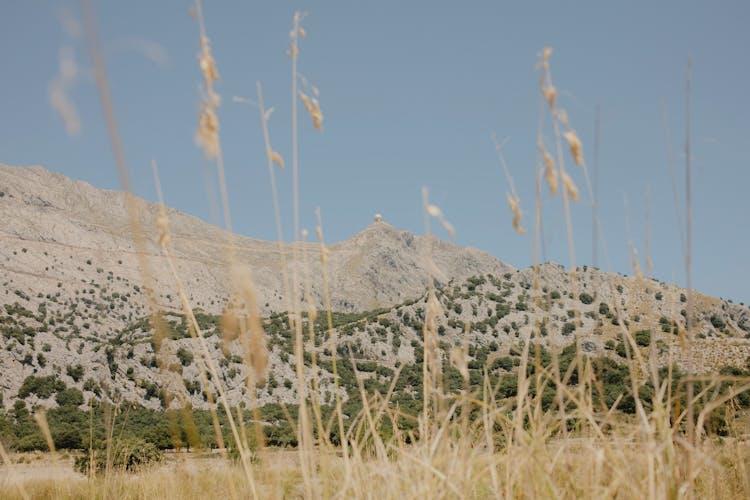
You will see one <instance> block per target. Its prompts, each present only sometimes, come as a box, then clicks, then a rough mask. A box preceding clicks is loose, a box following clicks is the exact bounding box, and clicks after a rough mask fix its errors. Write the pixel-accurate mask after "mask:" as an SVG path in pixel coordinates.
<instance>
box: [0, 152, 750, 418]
mask: <svg viewBox="0 0 750 500" xmlns="http://www.w3.org/2000/svg"><path fill="white" fill-rule="evenodd" d="M0 193H1V194H0V217H2V220H3V221H5V224H4V225H3V226H2V227H0V240H2V245H1V246H0V282H1V283H2V285H3V289H2V290H3V291H2V293H0V331H1V332H2V335H1V336H0V347H1V348H2V349H0V369H2V370H3V373H4V376H3V378H2V382H0V384H1V387H0V390H2V393H3V404H4V405H5V406H6V407H11V406H13V404H14V403H13V402H14V400H15V399H16V398H17V397H18V396H19V392H20V397H21V398H23V399H25V400H26V402H27V404H30V405H32V406H33V405H36V404H41V405H44V406H48V407H49V406H55V405H56V403H55V395H56V394H57V393H59V392H60V391H61V390H62V389H63V388H64V387H67V388H73V387H74V388H77V389H79V390H81V391H83V395H84V397H85V399H88V398H92V397H93V398H95V399H97V400H98V399H101V398H104V397H106V398H109V399H113V400H115V401H121V402H125V401H129V402H134V403H137V404H139V405H144V406H147V407H152V408H158V407H160V406H162V404H163V398H164V396H165V394H167V393H168V394H170V395H172V396H176V398H177V399H176V400H175V401H176V403H175V404H179V403H184V402H187V401H189V402H190V403H191V404H192V405H193V406H194V407H197V408H205V407H206V406H207V400H206V394H205V392H204V390H205V389H206V387H205V384H204V382H202V381H201V379H200V376H199V367H198V360H197V359H196V358H198V355H197V350H196V349H195V345H194V341H193V340H192V339H191V338H190V335H189V330H188V327H187V322H186V320H185V318H184V315H183V314H182V312H181V310H180V309H179V302H178V300H177V293H176V290H175V286H174V283H173V280H172V277H171V275H169V274H168V271H167V265H166V263H165V261H164V258H163V257H162V256H160V255H159V253H158V251H157V247H156V245H155V243H154V239H155V234H156V231H155V229H154V227H155V216H156V213H157V207H156V206H155V205H154V204H151V203H147V202H145V201H141V200H139V201H138V207H139V212H140V217H141V222H142V224H143V225H144V227H146V228H147V232H148V234H147V236H148V240H149V246H148V254H149V255H148V258H149V260H150V262H151V267H152V269H153V270H154V271H153V272H154V275H153V276H152V278H153V280H154V283H155V285H154V288H155V294H156V297H157V300H158V302H159V306H160V308H161V309H162V315H163V317H164V318H165V319H166V320H167V321H168V323H169V325H170V332H171V333H170V337H171V338H169V339H166V340H165V341H164V342H163V343H162V348H161V352H160V356H161V358H160V360H157V357H156V353H155V352H154V343H153V332H152V329H151V326H150V322H149V318H148V309H147V304H146V300H145V296H144V293H143V286H144V285H143V282H142V279H141V276H140V273H139V270H138V264H137V262H138V260H137V258H136V255H135V253H134V249H133V243H132V241H131V238H130V236H129V231H128V227H129V224H128V222H127V221H128V219H127V215H126V211H125V203H124V195H123V194H122V193H119V192H113V191H103V190H99V189H96V188H94V187H92V186H90V185H88V184H86V183H83V182H79V181H73V180H70V179H68V178H66V177H64V176H61V175H59V174H53V173H50V172H49V171H47V170H45V169H43V168H41V167H33V168H17V167H7V166H0ZM168 213H169V218H170V229H171V240H172V246H173V249H174V250H173V252H174V255H175V257H176V259H177V263H178V271H179V273H180V275H181V278H182V279H183V281H184V282H185V283H186V289H187V291H188V293H189V295H190V301H191V303H192V304H193V305H194V306H195V307H196V308H197V311H198V312H199V314H197V316H198V320H199V323H200V325H201V329H202V330H203V331H204V334H205V335H206V336H207V337H208V339H209V345H210V346H211V350H212V356H213V357H214V359H215V360H216V361H217V363H218V365H219V366H220V369H221V377H222V379H223V380H222V383H223V384H224V385H225V387H227V390H228V399H229V400H230V404H232V405H236V404H239V403H241V402H244V403H245V404H246V405H247V404H250V403H251V401H252V400H253V398H251V397H250V394H248V392H247V391H248V389H247V388H246V387H245V384H244V382H243V381H244V379H245V373H246V365H245V363H244V360H243V356H242V349H241V346H240V345H239V342H238V341H236V340H235V341H234V342H229V343H225V342H224V341H223V340H222V336H223V332H222V331H221V328H220V323H221V322H220V318H219V316H218V315H219V314H220V313H221V311H222V309H223V308H224V306H225V305H226V302H227V297H228V290H227V289H226V287H225V284H226V283H227V282H228V281H229V279H228V276H227V269H228V265H227V262H228V260H227V257H226V254H227V252H226V249H225V248H224V246H223V244H222V242H224V241H226V234H225V232H224V231H222V230H221V229H219V228H216V227H215V226H211V225H209V224H207V223H205V222H202V221H200V220H199V219H197V218H195V217H191V216H188V215H186V214H183V213H180V212H178V211H176V210H171V209H170V210H169V212H168ZM234 241H235V243H236V248H237V250H236V254H237V256H238V260H239V261H240V262H242V263H243V264H246V265H247V266H248V267H249V268H250V269H251V270H252V272H253V276H254V279H255V283H256V288H257V294H258V297H259V303H260V306H261V308H262V309H263V314H264V316H265V318H266V319H265V320H264V326H265V330H266V333H267V339H268V345H269V349H270V352H271V354H270V370H269V373H268V376H267V377H266V380H265V381H264V385H263V386H262V387H260V388H258V390H257V393H256V394H255V395H254V397H255V398H256V399H257V400H258V402H259V403H260V404H261V405H264V404H269V403H275V402H286V403H294V402H295V401H296V400H297V392H296V390H297V389H296V386H295V384H293V383H292V382H293V381H294V380H295V374H294V355H293V349H292V346H293V342H292V337H291V334H290V332H289V328H288V321H287V318H286V314H285V313H283V312H282V309H283V307H284V304H285V300H284V297H283V289H284V287H283V284H282V283H281V278H280V276H281V273H280V259H279V256H278V250H277V245H276V243H275V242H265V241H260V240H253V239H249V238H245V237H240V236H237V237H236V238H235V240H234ZM303 248H305V249H306V250H307V252H308V253H309V255H308V258H309V260H310V266H311V269H312V271H311V273H310V276H311V289H312V296H313V300H314V301H315V302H316V304H315V308H316V309H322V304H323V300H322V284H321V281H320V276H321V274H322V271H321V268H320V263H319V258H318V255H319V246H318V245H316V244H308V245H307V246H305V247H303ZM329 251H330V254H329V260H328V265H329V272H330V276H331V290H332V303H333V309H334V311H335V314H334V317H333V319H334V324H335V326H336V333H337V335H338V338H339V344H338V346H337V350H338V356H339V357H340V359H341V362H342V366H345V367H347V369H348V371H346V374H344V373H343V372H342V384H341V385H342V388H341V390H342V394H343V395H344V396H345V398H348V397H350V396H351V395H352V394H353V393H356V391H357V385H356V377H355V375H354V372H353V369H354V367H353V366H351V364H347V363H348V361H347V360H348V359H350V358H351V359H353V360H354V361H355V363H356V364H358V365H359V367H358V368H359V370H360V371H361V372H362V376H363V377H364V379H366V380H367V381H368V382H367V387H368V388H369V389H373V388H374V389H378V388H379V389H385V388H387V386H388V384H389V383H390V379H391V377H392V375H393V373H394V370H396V369H397V368H398V367H402V370H403V371H402V377H403V376H404V374H405V373H406V374H412V375H414V376H415V377H416V379H413V380H412V381H411V382H410V383H409V382H406V381H405V382H403V383H400V384H399V385H398V386H397V393H396V396H397V397H399V398H402V399H404V404H406V400H408V399H409V398H411V399H412V400H414V399H415V398H417V396H418V392H419V391H417V390H416V385H417V384H418V382H419V381H418V379H419V374H420V373H421V369H420V368H419V363H421V361H422V357H423V356H424V346H423V345H422V325H423V322H424V321H425V309H426V307H427V306H426V302H427V295H426V285H427V281H426V276H428V267H427V266H426V264H425V259H424V255H425V253H426V252H427V251H429V252H430V253H431V255H432V258H433V260H434V262H435V263H436V265H437V267H438V268H439V269H440V271H441V272H442V274H443V275H444V276H443V277H442V278H441V280H439V282H438V283H437V284H436V285H437V289H436V297H437V299H438V301H439V304H440V311H439V314H438V333H439V338H440V350H441V352H442V356H443V359H444V360H445V363H444V365H445V366H446V369H448V368H449V367H450V362H449V361H450V352H451V350H452V349H454V348H456V347H458V346H462V345H463V343H464V340H465V339H466V336H465V335H468V347H469V354H470V357H471V362H470V365H469V371H470V375H471V379H472V380H479V379H481V373H482V370H483V369H484V367H485V366H488V367H490V371H491V374H492V375H493V376H495V377H501V376H502V375H503V374H510V373H511V372H512V371H513V370H514V367H515V366H516V365H517V363H518V355H519V352H520V349H521V346H522V345H523V342H525V341H526V339H528V338H530V337H534V338H536V336H537V335H538V336H539V337H540V338H541V341H540V342H541V345H542V346H544V347H545V349H547V350H549V349H563V348H565V347H566V346H569V345H572V343H573V340H574V339H576V338H578V339H580V340H581V347H582V349H583V350H584V351H585V352H587V353H589V354H590V355H592V356H596V357H602V358H607V359H610V360H612V361H614V362H615V363H624V362H625V347H624V345H623V342H622V332H623V331H627V332H629V333H630V334H632V335H634V338H636V339H638V345H639V346H640V348H639V349H640V350H641V351H642V356H643V358H644V359H646V360H649V359H651V360H652V361H653V362H654V363H655V364H656V365H657V366H659V367H663V366H666V365H667V364H670V363H676V364H677V365H678V367H680V368H682V369H683V370H685V369H686V368H687V367H688V364H689V362H688V359H687V357H688V354H687V351H686V350H684V349H683V348H682V346H681V343H680V338H681V333H684V329H685V319H686V318H685V316H686V310H685V309H686V304H685V300H686V297H685V292H684V290H681V289H679V288H677V287H674V286H670V285H667V284H664V283H660V282H657V281H654V280H649V279H645V280H644V279H636V278H628V277H622V276H619V275H615V274H611V273H605V272H601V271H599V270H597V269H594V268H590V267H583V268H579V269H578V270H577V272H576V273H575V278H571V274H570V273H569V272H568V271H567V270H565V269H564V268H563V267H561V266H559V265H556V264H545V265H543V266H541V267H540V269H539V288H538V289H537V290H536V291H535V289H534V286H533V283H534V271H533V270H532V269H522V270H515V269H513V268H511V267H510V266H508V265H506V264H504V263H502V262H500V261H499V260H497V259H495V258H494V257H492V256H490V255H488V254H486V253H483V252H481V251H478V250H474V249H465V248H461V247H458V246H456V245H453V244H450V243H447V242H443V241H440V240H438V239H436V238H434V237H430V238H425V237H420V236H414V235H413V234H411V233H408V232H405V231H399V230H397V229H395V228H393V227H392V226H390V225H388V224H387V223H384V222H373V223H372V224H370V225H369V226H368V227H367V228H366V229H365V230H363V231H362V232H360V233H359V234H357V235H355V236H354V237H353V238H351V239H349V240H346V241H344V242H341V243H337V244H333V245H330V247H329ZM287 252H288V255H287V259H288V262H289V263H290V265H296V266H298V271H299V272H300V273H303V270H304V263H303V262H301V261H300V262H295V261H294V260H293V255H292V253H291V251H290V250H289V249H287ZM300 253H304V252H300ZM693 316H694V322H695V324H696V325H697V326H696V330H695V334H696V337H697V338H696V341H695V343H694V345H693V348H692V349H691V350H690V356H691V357H692V358H693V359H692V363H693V366H694V369H695V370H696V371H697V372H699V373H706V372H715V371H718V370H719V369H720V368H722V367H724V366H732V367H737V368H738V369H744V368H745V367H746V363H747V360H748V357H749V356H750V340H748V337H750V309H748V308H747V307H745V306H742V305H737V304H733V303H731V302H727V301H723V300H720V299H715V298H711V297H707V296H703V295H700V294H696V299H695V309H694V313H693ZM324 318H325V315H324V314H319V315H318V317H317V319H316V321H315V334H316V341H315V345H313V343H312V342H311V341H310V340H308V341H307V346H306V347H307V348H306V351H307V353H308V354H307V355H306V357H305V360H306V365H307V367H306V370H307V373H308V375H309V376H310V377H311V378H312V375H313V374H315V375H317V377H319V379H320V391H321V394H322V397H323V401H324V402H331V401H333V395H334V394H333V382H332V380H333V379H332V373H331V372H332V367H331V358H332V355H333V353H332V352H330V350H329V349H328V347H327V342H328V341H327V338H328V334H327V327H326V324H325V323H324ZM623 327H624V329H623ZM464 332H468V333H464ZM313 353H315V355H316V358H317V360H316V362H317V365H318V367H317V368H316V369H314V368H313V366H312V354H313ZM645 369H646V368H645V367H644V371H645ZM415 374H416V375H415ZM44 377H47V378H44ZM405 380H408V377H407V378H406V379H405ZM215 382H216V381H211V382H209V385H210V386H211V387H210V389H211V390H212V392H215ZM160 397H161V400H160Z"/></svg>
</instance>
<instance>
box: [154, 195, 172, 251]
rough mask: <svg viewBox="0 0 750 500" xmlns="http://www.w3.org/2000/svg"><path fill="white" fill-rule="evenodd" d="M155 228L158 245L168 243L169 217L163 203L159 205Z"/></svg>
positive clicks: (163, 245) (162, 245) (164, 245)
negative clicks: (157, 235)
mask: <svg viewBox="0 0 750 500" xmlns="http://www.w3.org/2000/svg"><path fill="white" fill-rule="evenodd" d="M156 229H157V231H158V234H159V246H161V247H166V246H167V245H169V217H167V211H166V210H165V209H164V205H159V215H157V216H156Z"/></svg>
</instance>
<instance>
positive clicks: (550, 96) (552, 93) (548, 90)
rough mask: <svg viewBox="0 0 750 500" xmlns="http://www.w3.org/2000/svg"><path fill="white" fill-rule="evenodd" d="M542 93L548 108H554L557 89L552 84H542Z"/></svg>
mask: <svg viewBox="0 0 750 500" xmlns="http://www.w3.org/2000/svg"><path fill="white" fill-rule="evenodd" d="M542 95H543V96H544V100H545V101H547V104H549V107H550V109H555V103H556V102H557V89H556V88H555V87H554V86H553V85H549V86H543V87H542Z"/></svg>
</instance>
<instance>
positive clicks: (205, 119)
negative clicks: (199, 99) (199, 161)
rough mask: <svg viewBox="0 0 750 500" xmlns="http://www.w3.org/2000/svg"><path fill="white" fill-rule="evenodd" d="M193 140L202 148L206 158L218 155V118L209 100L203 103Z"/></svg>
mask: <svg viewBox="0 0 750 500" xmlns="http://www.w3.org/2000/svg"><path fill="white" fill-rule="evenodd" d="M195 142H196V143H197V144H198V145H199V146H201V147H202V148H203V153H204V154H205V155H206V158H208V159H212V158H216V157H217V156H219V118H218V117H217V116H216V108H215V105H213V104H212V103H211V102H209V101H206V102H204V103H203V107H202V109H201V114H200V117H199V119H198V131H197V132H196V136H195Z"/></svg>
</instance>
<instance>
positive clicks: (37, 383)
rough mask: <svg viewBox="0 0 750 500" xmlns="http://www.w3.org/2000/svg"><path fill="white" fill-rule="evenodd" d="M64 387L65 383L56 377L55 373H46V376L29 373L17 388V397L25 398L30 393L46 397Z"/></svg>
mask: <svg viewBox="0 0 750 500" xmlns="http://www.w3.org/2000/svg"><path fill="white" fill-rule="evenodd" d="M64 389H65V383H64V382H63V381H62V380H60V379H58V378H57V376H56V375H47V376H46V377H35V376H33V375H31V376H29V377H26V378H25V379H24V381H23V384H21V387H20V388H19V389H18V397H19V398H25V397H27V396H29V395H30V394H36V395H37V397H39V398H41V399H47V398H48V397H50V396H52V395H53V394H54V393H56V392H60V391H62V390H64Z"/></svg>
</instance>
